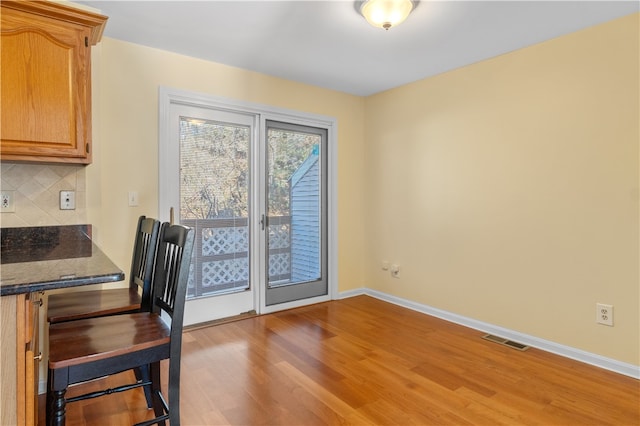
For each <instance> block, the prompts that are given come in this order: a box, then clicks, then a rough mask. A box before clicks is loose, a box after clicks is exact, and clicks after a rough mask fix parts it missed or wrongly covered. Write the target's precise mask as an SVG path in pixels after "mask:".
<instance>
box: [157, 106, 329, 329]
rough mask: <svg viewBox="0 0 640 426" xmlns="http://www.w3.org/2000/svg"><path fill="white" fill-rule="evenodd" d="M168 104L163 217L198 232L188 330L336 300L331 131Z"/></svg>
mask: <svg viewBox="0 0 640 426" xmlns="http://www.w3.org/2000/svg"><path fill="white" fill-rule="evenodd" d="M165 104H166V105H165V107H164V108H161V120H165V121H166V123H165V126H164V130H163V129H161V142H160V163H159V164H160V192H159V207H160V212H161V215H160V216H161V217H163V215H165V214H166V212H168V211H169V209H172V210H173V217H174V221H175V222H177V223H182V224H185V225H187V226H190V227H192V228H194V230H195V232H196V235H195V237H196V238H195V247H194V255H193V260H192V264H191V270H190V277H189V286H188V290H187V303H186V308H185V324H186V325H188V324H194V323H201V322H206V321H211V320H215V319H219V318H224V317H230V316H234V315H237V314H240V313H244V312H249V311H256V312H272V311H275V310H279V309H283V308H289V307H292V306H296V305H299V304H306V303H309V302H313V301H322V300H329V299H330V286H329V269H328V263H329V262H328V247H329V244H328V228H329V223H328V216H329V215H328V209H327V206H328V192H329V190H328V186H329V185H328V163H329V161H328V158H329V157H328V155H327V153H328V129H327V128H326V127H323V126H313V125H310V124H309V123H307V122H300V120H298V122H296V120H292V119H291V117H282V116H279V115H278V114H275V115H274V114H272V113H271V114H270V113H261V112H259V111H255V110H251V109H249V110H243V109H242V108H229V107H228V106H220V105H217V104H215V103H214V104H211V103H210V102H204V103H203V102H202V101H201V100H200V101H198V102H194V101H190V102H185V101H179V102H178V101H175V100H174V101H167V102H165ZM161 105H162V104H161ZM282 118H286V120H282ZM312 124H314V123H312ZM161 127H162V125H161Z"/></svg>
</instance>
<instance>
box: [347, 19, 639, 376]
mask: <svg viewBox="0 0 640 426" xmlns="http://www.w3.org/2000/svg"><path fill="white" fill-rule="evenodd" d="M639 17H640V15H638V14H635V15H631V16H628V17H625V18H622V19H619V20H616V21H612V22H609V23H606V24H603V25H600V26H596V27H592V28H589V29H586V30H583V31H580V32H576V33H573V34H570V35H567V36H564V37H560V38H557V39H554V40H550V41H548V42H545V43H541V44H538V45H535V46H532V47H529V48H526V49H522V50H519V51H515V52H512V53H509V54H506V55H502V56H500V57H496V58H493V59H490V60H486V61H483V62H480V63H477V64H474V65H471V66H467V67H464V68H461V69H457V70H454V71H451V72H448V73H445V74H441V75H438V76H436V77H433V78H428V79H425V80H422V81H419V82H416V83H413V84H410V85H406V86H403V87H400V88H398V89H395V90H390V91H387V92H384V93H381V94H378V95H375V96H371V97H369V98H367V100H366V118H365V123H366V126H365V127H366V130H365V132H366V134H365V136H366V147H367V149H366V150H365V151H364V152H365V163H366V182H367V184H366V200H365V203H366V208H365V210H366V212H367V215H366V216H365V217H364V219H365V221H366V229H367V230H370V231H372V232H368V233H367V235H366V244H365V248H366V250H367V252H366V256H365V262H366V264H365V268H364V270H365V271H366V272H365V276H366V280H365V281H366V283H367V286H369V287H370V288H373V289H376V290H380V291H383V292H386V293H390V294H393V295H396V296H399V297H403V298H407V299H410V300H413V301H416V302H419V303H422V304H426V305H429V306H433V307H436V308H439V309H443V310H445V311H449V312H453V313H457V314H459V315H463V316H466V317H470V318H473V319H476V320H479V321H484V322H488V323H491V324H494V325H498V326H503V327H506V328H508V329H511V330H515V331H519V332H521V333H525V334H529V335H533V336H536V337H539V338H543V339H547V340H550V341H554V342H557V343H560V344H563V345H567V346H571V347H574V348H578V349H583V350H585V351H588V352H592V353H596V354H599V355H602V356H605V357H610V358H613V359H617V360H620V361H623V362H628V363H632V364H635V365H639V364H640V350H639V348H638V345H639V337H638V336H640V318H639V310H640V306H639V298H640V294H639V286H640V285H639V282H640V281H639V255H640V253H639V250H638V241H639V208H638V206H639V189H638V187H639V174H638V167H639V166H638V164H639V150H638V143H639V139H640V135H639V129H638V128H639V117H640V110H639V106H638V99H639V83H638V81H639V76H640V74H639V69H638V64H639V51H640V50H639V30H638V20H639ZM341 161H348V159H343V158H341ZM383 260H388V261H391V262H398V263H399V264H400V265H401V276H400V278H399V279H394V278H391V276H390V274H389V273H388V272H385V271H382V270H381V268H380V262H381V261H383ZM596 302H603V303H609V304H613V305H614V307H615V310H614V313H615V326H614V327H606V326H603V325H597V324H596V323H595V304H596Z"/></svg>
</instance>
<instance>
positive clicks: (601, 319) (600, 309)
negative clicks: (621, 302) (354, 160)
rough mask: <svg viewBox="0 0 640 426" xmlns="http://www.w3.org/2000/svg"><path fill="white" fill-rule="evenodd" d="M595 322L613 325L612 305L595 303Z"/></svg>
mask: <svg viewBox="0 0 640 426" xmlns="http://www.w3.org/2000/svg"><path fill="white" fill-rule="evenodd" d="M596 322H597V323H598V324H604V325H608V326H611V327H613V305H607V304H604V303H596Z"/></svg>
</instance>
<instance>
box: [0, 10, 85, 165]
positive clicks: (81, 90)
mask: <svg viewBox="0 0 640 426" xmlns="http://www.w3.org/2000/svg"><path fill="white" fill-rule="evenodd" d="M1 22H2V26H1V28H2V30H1V37H2V40H1V43H2V58H1V61H2V71H1V76H0V79H1V82H2V83H1V85H2V92H1V93H2V113H1V114H2V116H1V126H2V127H1V137H2V143H1V146H0V153H1V155H2V159H3V160H10V159H12V158H16V159H24V158H21V157H24V156H27V157H30V158H32V157H38V156H42V157H50V158H54V159H56V158H57V159H58V160H59V161H62V162H75V163H88V162H90V156H89V154H90V138H91V134H90V128H91V127H90V122H89V117H90V95H89V93H90V92H89V87H88V84H89V81H90V56H89V49H90V46H89V43H88V37H89V36H90V33H91V32H90V30H89V29H88V28H87V27H83V26H81V25H76V24H70V23H66V22H62V21H58V20H55V19H51V18H47V17H44V16H39V15H32V14H29V13H26V12H23V11H19V10H13V9H6V8H3V9H2V16H1Z"/></svg>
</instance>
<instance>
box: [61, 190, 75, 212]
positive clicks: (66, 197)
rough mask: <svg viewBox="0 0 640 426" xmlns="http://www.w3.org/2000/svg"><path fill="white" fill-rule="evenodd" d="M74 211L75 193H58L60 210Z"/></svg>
mask: <svg viewBox="0 0 640 426" xmlns="http://www.w3.org/2000/svg"><path fill="white" fill-rule="evenodd" d="M75 209H76V192H75V191H60V210H75Z"/></svg>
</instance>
